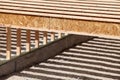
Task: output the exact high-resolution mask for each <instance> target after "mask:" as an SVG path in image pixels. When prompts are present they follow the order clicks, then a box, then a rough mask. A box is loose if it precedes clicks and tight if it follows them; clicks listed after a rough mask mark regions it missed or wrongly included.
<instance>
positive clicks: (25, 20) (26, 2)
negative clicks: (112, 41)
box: [0, 0, 120, 36]
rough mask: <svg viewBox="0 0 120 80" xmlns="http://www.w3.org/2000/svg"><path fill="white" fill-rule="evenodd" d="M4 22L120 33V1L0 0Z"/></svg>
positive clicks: (16, 25)
mask: <svg viewBox="0 0 120 80" xmlns="http://www.w3.org/2000/svg"><path fill="white" fill-rule="evenodd" d="M0 24H1V25H4V26H7V27H15V28H18V27H22V28H33V29H41V30H55V31H57V30H58V31H65V32H73V33H75V32H76V33H87V34H95V35H96V34H97V35H110V36H120V1H118V0H114V1H112V0H111V1H108V0H102V1H101V0H4V1H3V0H0Z"/></svg>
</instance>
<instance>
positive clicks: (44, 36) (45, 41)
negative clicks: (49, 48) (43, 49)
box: [43, 32, 47, 45]
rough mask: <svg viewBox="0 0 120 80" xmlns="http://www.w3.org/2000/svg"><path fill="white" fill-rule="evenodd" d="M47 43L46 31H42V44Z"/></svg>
mask: <svg viewBox="0 0 120 80" xmlns="http://www.w3.org/2000/svg"><path fill="white" fill-rule="evenodd" d="M45 44H47V32H43V45H45Z"/></svg>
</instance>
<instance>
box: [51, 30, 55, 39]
mask: <svg viewBox="0 0 120 80" xmlns="http://www.w3.org/2000/svg"><path fill="white" fill-rule="evenodd" d="M54 40H55V33H54V32H51V41H54Z"/></svg>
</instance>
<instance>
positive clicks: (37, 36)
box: [35, 31, 39, 48]
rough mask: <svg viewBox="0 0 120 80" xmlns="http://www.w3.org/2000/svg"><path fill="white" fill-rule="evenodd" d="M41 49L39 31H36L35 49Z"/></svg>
mask: <svg viewBox="0 0 120 80" xmlns="http://www.w3.org/2000/svg"><path fill="white" fill-rule="evenodd" d="M38 47H39V31H35V48H38Z"/></svg>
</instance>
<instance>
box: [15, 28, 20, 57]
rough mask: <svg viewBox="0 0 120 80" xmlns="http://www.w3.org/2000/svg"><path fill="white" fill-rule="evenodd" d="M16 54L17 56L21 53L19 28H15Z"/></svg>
mask: <svg viewBox="0 0 120 80" xmlns="http://www.w3.org/2000/svg"><path fill="white" fill-rule="evenodd" d="M16 54H17V56H19V55H20V54H21V29H17V48H16Z"/></svg>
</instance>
